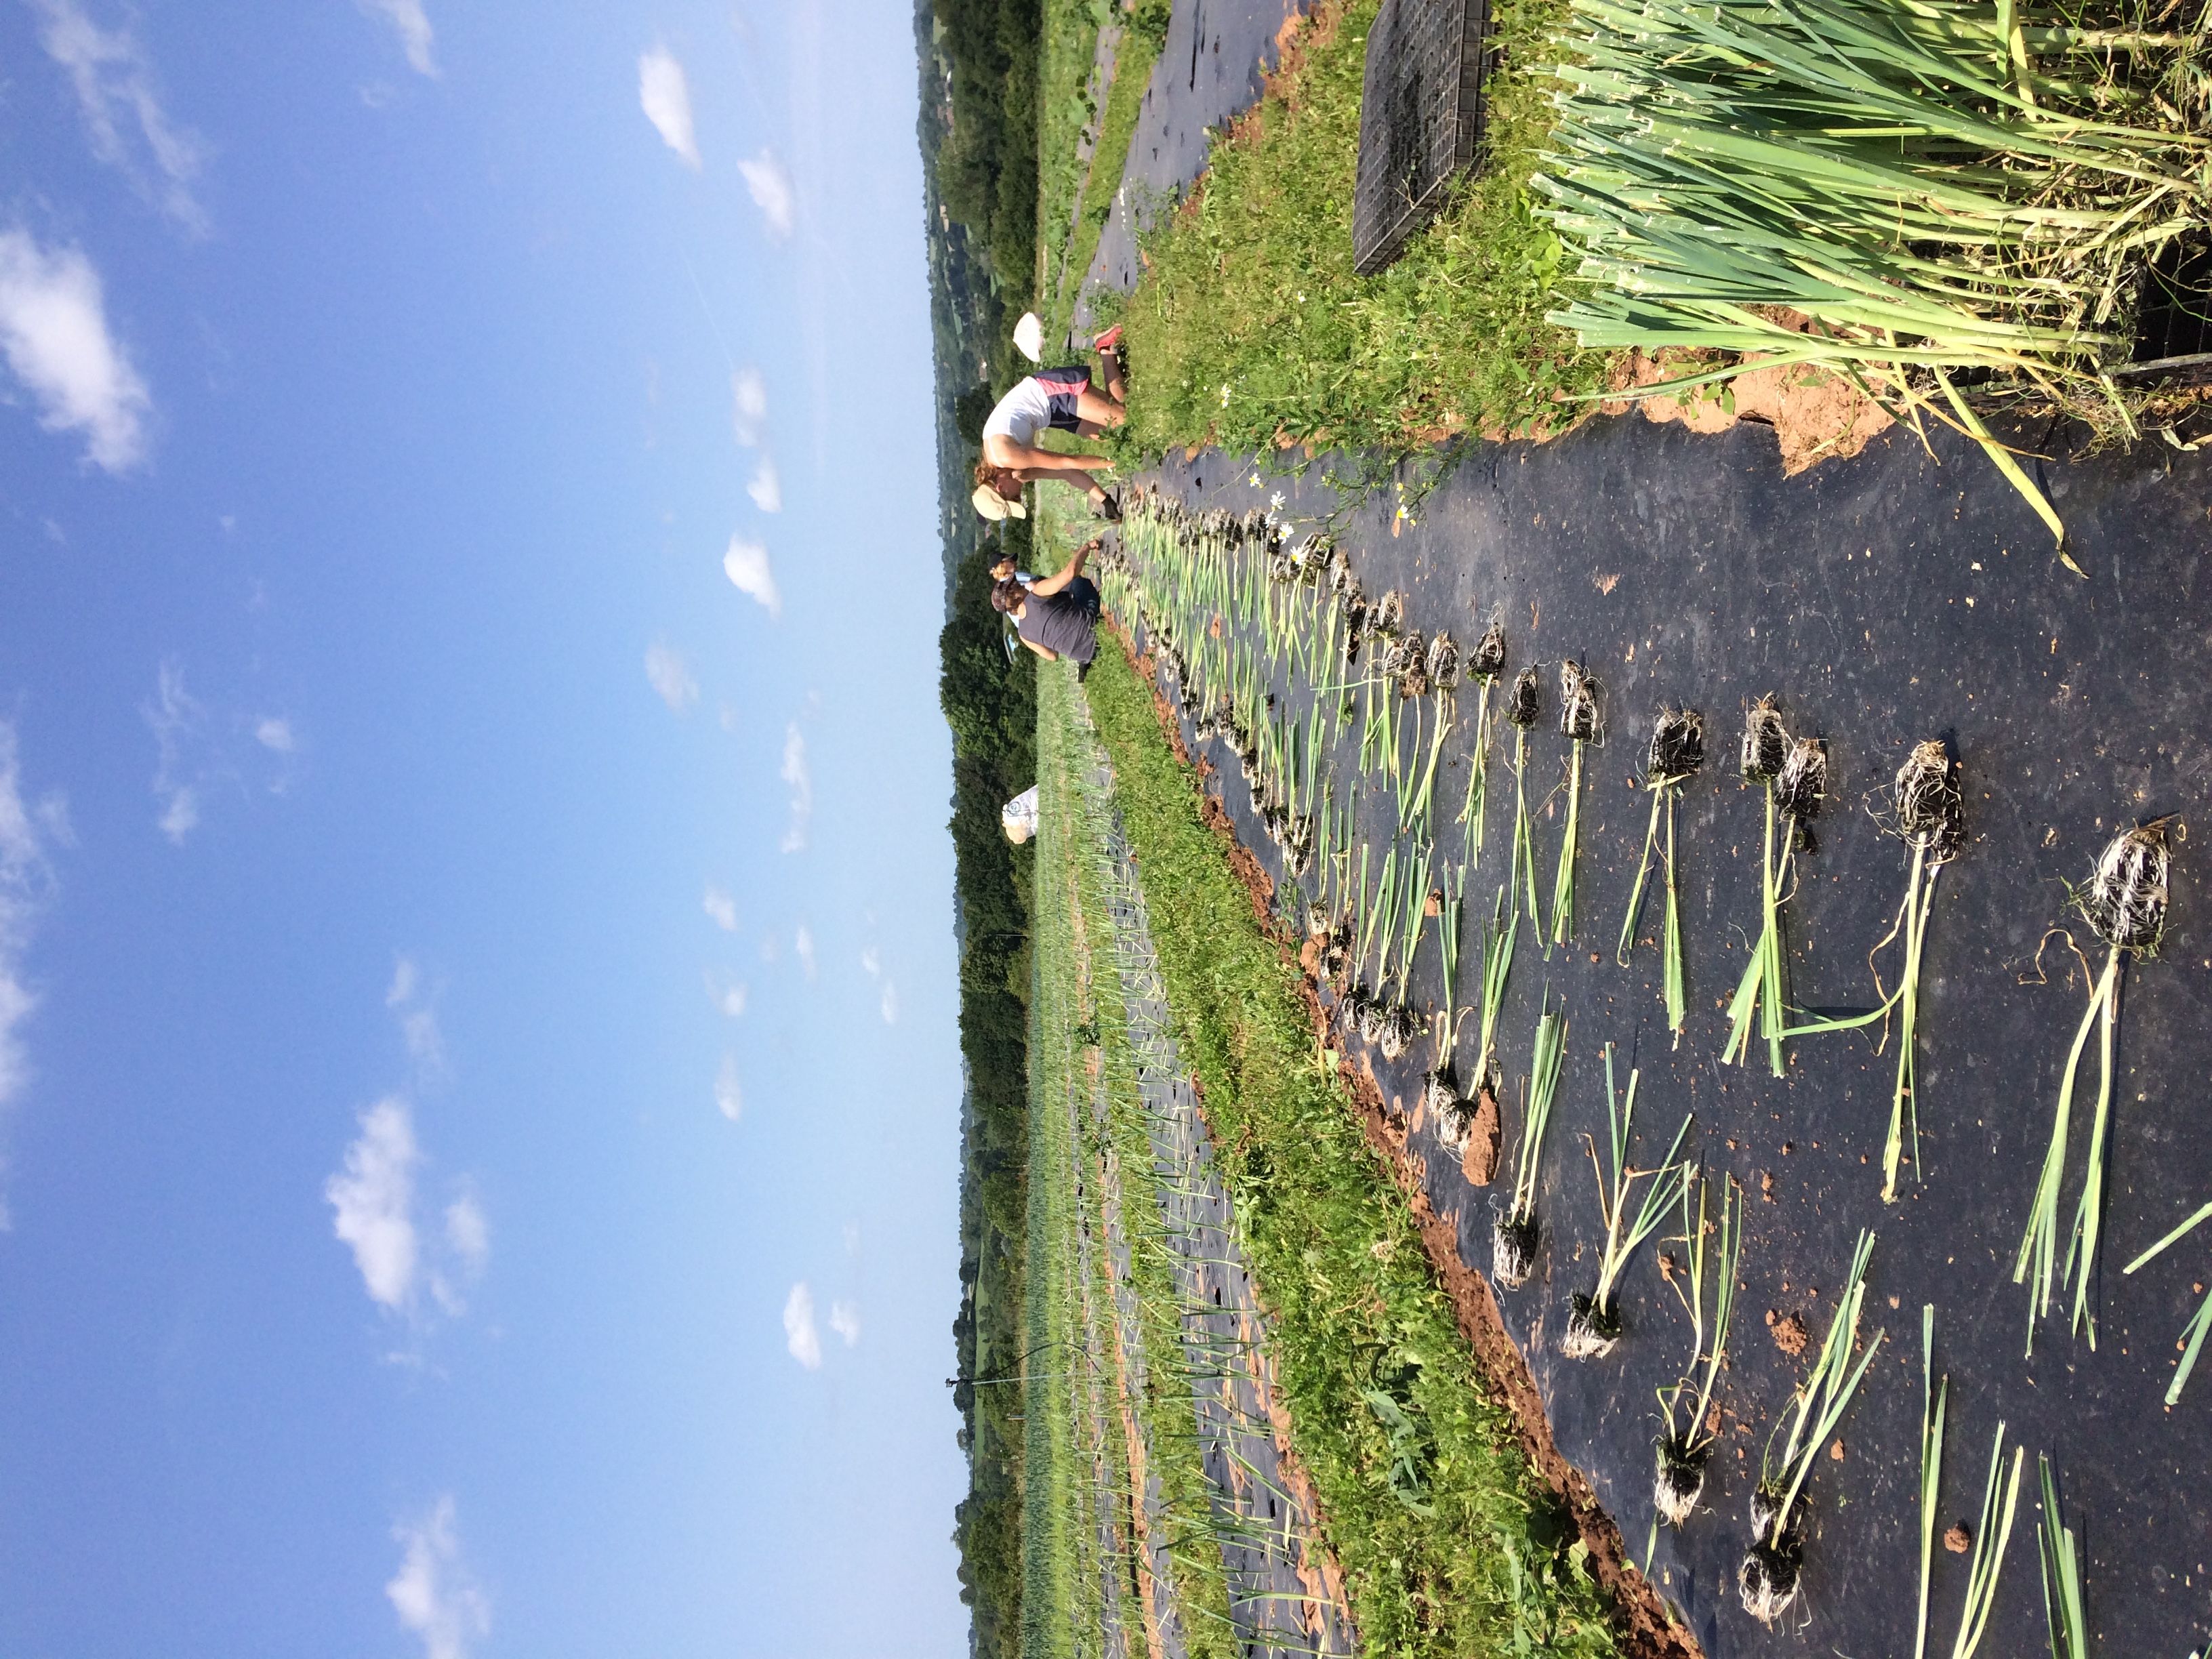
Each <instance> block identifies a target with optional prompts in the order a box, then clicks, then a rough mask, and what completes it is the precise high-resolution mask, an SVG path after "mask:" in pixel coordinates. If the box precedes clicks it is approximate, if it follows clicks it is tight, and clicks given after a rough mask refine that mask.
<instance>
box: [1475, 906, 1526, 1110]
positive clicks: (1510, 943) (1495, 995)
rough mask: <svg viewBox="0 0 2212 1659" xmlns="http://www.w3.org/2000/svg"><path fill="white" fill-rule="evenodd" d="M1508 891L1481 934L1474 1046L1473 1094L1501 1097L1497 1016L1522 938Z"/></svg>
mask: <svg viewBox="0 0 2212 1659" xmlns="http://www.w3.org/2000/svg"><path fill="white" fill-rule="evenodd" d="M1511 900H1512V894H1511V891H1510V889H1508V888H1505V887H1500V888H1499V889H1498V899H1497V902H1496V903H1495V904H1493V905H1492V907H1491V913H1490V921H1489V925H1488V926H1486V927H1485V928H1484V929H1483V930H1482V1026H1481V1030H1480V1035H1479V1036H1478V1038H1477V1040H1476V1042H1475V1061H1474V1083H1475V1089H1476V1091H1477V1092H1478V1093H1479V1092H1480V1091H1482V1090H1485V1089H1487V1090H1488V1091H1490V1092H1491V1094H1492V1097H1502V1096H1503V1095H1504V1089H1503V1087H1502V1086H1501V1085H1503V1083H1504V1077H1503V1075H1502V1074H1501V1073H1500V1072H1499V1070H1498V1013H1499V1012H1500V1011H1501V1010H1502V1009H1503V1008H1504V1006H1505V982H1506V981H1507V979H1508V978H1509V977H1510V975H1511V974H1512V972H1513V947H1514V945H1515V944H1516V942H1517V941H1518V940H1519V939H1520V936H1521V912H1520V910H1519V909H1518V908H1516V906H1515V905H1514V904H1513V903H1512V902H1511Z"/></svg>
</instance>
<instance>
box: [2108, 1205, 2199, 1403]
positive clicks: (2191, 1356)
mask: <svg viewBox="0 0 2212 1659" xmlns="http://www.w3.org/2000/svg"><path fill="white" fill-rule="evenodd" d="M2206 1218H2212V1204H2207V1205H2206V1206H2204V1207H2203V1209H2201V1210H2199V1211H2197V1213H2196V1214H2195V1215H2192V1216H2191V1217H2190V1218H2189V1219H2188V1220H2186V1221H2185V1222H2183V1223H2182V1224H2181V1225H2179V1227H2176V1228H2175V1229H2174V1230H2173V1231H2172V1232H2170V1233H2168V1234H2167V1235H2166V1237H2164V1238H2161V1239H2160V1240H2159V1241H2158V1243H2155V1244H2154V1245H2152V1246H2151V1247H2150V1249H2147V1250H2145V1251H2144V1252H2143V1253H2142V1255H2139V1256H2137V1257H2136V1259H2135V1260H2134V1261H2130V1262H2129V1263H2128V1265H2127V1267H2125V1268H2124V1270H2123V1271H2124V1272H2125V1273H2133V1272H2134V1271H2135V1270H2136V1268H2138V1267H2142V1266H2143V1265H2144V1264H2145V1263H2146V1262H2148V1261H2150V1259H2151V1258H2152V1257H2153V1256H2155V1255H2159V1254H2160V1252H2161V1251H2163V1250H2165V1249H2166V1248H2167V1247H2168V1246H2169V1245H2172V1244H2176V1243H2179V1242H2180V1241H2181V1240H2182V1238H2183V1237H2185V1236H2186V1235H2187V1234H2188V1233H2189V1231H2190V1230H2191V1229H2192V1228H2194V1227H2195V1226H2196V1225H2197V1223H2199V1222H2201V1221H2203V1220H2205V1219H2206ZM2208 1332H2212V1295H2207V1296H2206V1297H2205V1298H2204V1303H2203V1306H2202V1307H2200V1308H2198V1309H2197V1316H2196V1317H2195V1318H2193V1319H2191V1321H2190V1322H2189V1323H2188V1324H2187V1325H2186V1326H2185V1327H2184V1328H2183V1329H2182V1333H2181V1339H2180V1341H2179V1345H2178V1346H2179V1347H2180V1349H2181V1363H2180V1364H2178V1365H2176V1366H2175V1367H2174V1368H2173V1381H2172V1382H2171V1383H2168V1384H2166V1404H2167V1405H2169V1406H2171V1405H2173V1404H2175V1403H2176V1402H2177V1401H2179V1400H2180V1398H2181V1391H2182V1389H2184V1388H2185V1387H2186V1386H2187V1385H2188V1383H2189V1374H2190V1372H2191V1371H2193V1370H2196V1369H2197V1355H2198V1354H2199V1353H2201V1352H2203V1348H2204V1338H2205V1334H2206V1333H2208Z"/></svg>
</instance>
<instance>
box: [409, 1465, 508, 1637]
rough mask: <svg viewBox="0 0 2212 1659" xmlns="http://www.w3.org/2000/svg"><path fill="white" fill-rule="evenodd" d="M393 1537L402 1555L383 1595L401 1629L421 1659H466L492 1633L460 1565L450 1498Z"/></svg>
mask: <svg viewBox="0 0 2212 1659" xmlns="http://www.w3.org/2000/svg"><path fill="white" fill-rule="evenodd" d="M392 1537H393V1538H395V1539H397V1540H398V1542H399V1545H400V1547H401V1550H402V1552H403V1553H402V1554H401V1556H400V1559H399V1571H398V1573H397V1574H396V1575H394V1577H393V1578H392V1582H391V1583H388V1584H386V1586H385V1587H384V1593H385V1595H386V1596H388V1597H390V1598H391V1601H392V1611H393V1612H394V1613H398V1615H399V1625H400V1628H401V1629H403V1630H404V1631H406V1632H408V1634H410V1636H414V1637H416V1638H420V1639H421V1641H422V1652H423V1655H424V1659H468V1653H469V1648H470V1645H471V1644H472V1643H474V1642H475V1641H476V1640H477V1639H478V1638H481V1637H483V1636H487V1635H489V1634H490V1632H491V1603H490V1602H489V1601H488V1600H487V1599H486V1598H485V1595H484V1593H483V1591H482V1590H481V1589H477V1584H476V1581H475V1580H474V1579H473V1578H471V1577H470V1575H469V1570H468V1568H467V1566H466V1565H465V1564H464V1563H463V1561H462V1559H461V1541H460V1536H459V1532H458V1531H457V1530H456V1528H455V1527H454V1525H453V1498H451V1497H450V1496H448V1497H445V1498H440V1499H439V1500H438V1501H437V1503H436V1504H435V1505H433V1506H432V1508H431V1510H430V1512H429V1513H428V1515H425V1516H422V1518H421V1519H420V1520H417V1521H410V1522H403V1523H401V1524H400V1525H399V1526H398V1527H395V1528H392Z"/></svg>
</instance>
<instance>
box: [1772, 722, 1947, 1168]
mask: <svg viewBox="0 0 2212 1659" xmlns="http://www.w3.org/2000/svg"><path fill="white" fill-rule="evenodd" d="M1890 803H1891V808H1892V812H1893V816H1892V818H1891V820H1890V827H1891V828H1892V829H1893V832H1894V833H1895V834H1896V835H1898V836H1900V837H1901V838H1902V839H1903V840H1904V842H1905V844H1906V845H1907V846H1908V847H1910V848H1911V849H1912V868H1911V872H1910V873H1909V874H1908V875H1907V876H1906V877H1905V900H1904V902H1903V903H1902V904H1900V905H1899V907H1898V911H1897V920H1896V921H1894V922H1893V923H1892V924H1891V925H1890V929H1889V932H1888V933H1887V934H1885V935H1884V936H1883V937H1882V938H1881V939H1879V940H1877V941H1876V942H1875V947H1874V950H1873V951H1869V952H1868V957H1869V961H1871V960H1872V958H1873V957H1875V956H1876V955H1879V954H1880V953H1881V951H1883V950H1885V949H1887V947H1888V946H1889V945H1892V944H1893V943H1897V942H1899V941H1902V945H1903V949H1904V952H1905V963H1904V969H1903V977H1902V978H1901V979H1900V980H1899V982H1898V987H1897V989H1896V990H1895V991H1893V992H1892V993H1890V994H1888V995H1887V996H1886V997H1884V998H1883V999H1882V1000H1881V1003H1880V1005H1879V1006H1876V1007H1875V1008H1874V1009H1872V1010H1871V1011H1870V1012H1867V1013H1863V1014H1853V1015H1850V1016H1848V1017H1846V1018H1837V1019H1816V1020H1811V1021H1808V1022H1807V1023H1806V1024H1802V1025H1792V1026H1790V1027H1788V1028H1786V1029H1785V1030H1784V1032H1783V1036H1785V1037H1796V1036H1814V1035H1815V1034H1817V1033H1820V1032H1824V1031H1846V1030H1853V1029H1855V1028H1857V1027H1859V1026H1862V1025H1871V1024H1874V1023H1875V1021H1876V1020H1881V1021H1883V1022H1885V1023H1886V1022H1887V1020H1888V1018H1889V1016H1890V1014H1891V1012H1892V1011H1895V1012H1896V1013H1897V1016H1898V1034H1897V1042H1898V1047H1897V1080H1896V1085H1895V1086H1894V1087H1893V1089H1892V1090H1891V1091H1890V1101H1889V1133H1888V1135H1887V1139H1885V1140H1884V1141H1883V1143H1882V1149H1881V1201H1882V1202H1883V1203H1885V1204H1894V1203H1896V1202H1897V1175H1898V1170H1899V1169H1900V1168H1901V1167H1902V1166H1903V1164H1904V1160H1905V1144H1906V1135H1907V1127H1908V1125H1909V1126H1910V1133H1911V1148H1912V1175H1913V1179H1914V1180H1916V1181H1917V1180H1918V1179H1919V1178H1920V1094H1919V1069H1918V1067H1919V1061H1918V1048H1919V1030H1920V957H1921V951H1922V948H1923V946H1924V945H1926V944H1927V942H1928V913H1929V906H1930V905H1931V904H1933V903H1934V902H1935V898H1936V878H1937V877H1938V876H1939V875H1941V874H1942V871H1943V866H1945V865H1947V864H1948V863H1949V862H1950V861H1951V860H1953V859H1954V858H1956V857H1957V856H1958V855H1959V853H1960V849H1961V848H1963V847H1964V846H1965V844H1966V798H1965V795H1964V793H1962V792H1961V791H1960V787H1959V769H1958V763H1956V762H1955V761H1954V760H1953V759H1952V758H1951V757H1950V755H1949V753H1948V751H1947V750H1945V749H1944V747H1943V745H1942V743H1940V742H1936V741H1933V740H1931V741H1929V742H1927V743H1922V744H1915V745H1914V746H1913V750H1912V752H1911V754H1909V755H1907V756H1906V757H1905V764H1904V765H1903V766H1901V767H1899V769H1898V771H1897V777H1896V779H1895V780H1894V781H1893V783H1892V784H1891V786H1890ZM1875 989H1876V990H1880V989H1881V979H1880V977H1879V976H1877V977H1876V979H1875Z"/></svg>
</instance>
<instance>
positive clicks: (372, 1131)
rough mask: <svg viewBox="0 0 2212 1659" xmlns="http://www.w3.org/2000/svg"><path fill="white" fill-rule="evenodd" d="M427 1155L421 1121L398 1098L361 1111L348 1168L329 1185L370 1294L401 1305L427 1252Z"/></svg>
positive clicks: (336, 1227)
mask: <svg viewBox="0 0 2212 1659" xmlns="http://www.w3.org/2000/svg"><path fill="white" fill-rule="evenodd" d="M421 1163H422V1149H421V1148H420V1147H419V1146H416V1141H415V1120H414V1115H413V1114H412V1112H410V1109H409V1108H408V1105H407V1103H406V1102H405V1101H404V1100H401V1099H399V1098H398V1097H397V1096H393V1097H389V1098H386V1099H384V1100H380V1101H379V1102H377V1103H376V1104H375V1105H374V1106H372V1107H370V1108H369V1109H368V1110H367V1111H366V1112H363V1113H362V1115H361V1138H360V1139H357V1140H356V1141H355V1142H354V1143H353V1144H352V1145H351V1146H349V1147H347V1148H346V1155H345V1167H344V1168H343V1170H339V1171H338V1173H337V1174H336V1175H334V1176H331V1178H330V1179H329V1180H328V1181H327V1182H324V1183H323V1197H324V1198H325V1200H328V1202H329V1204H330V1206H331V1209H332V1210H333V1211H335V1212H337V1218H336V1221H335V1223H334V1224H333V1231H335V1232H336V1233H337V1237H338V1238H339V1240H340V1241H341V1242H342V1243H344V1244H346V1245H347V1246H348V1247H349V1248H350V1249H352V1251H353V1259H354V1265H355V1266H356V1267H359V1268H360V1269H361V1277H362V1284H363V1285H366V1286H367V1287H368V1295H369V1299H370V1300H371V1301H373V1302H376V1303H379V1304H382V1305H383V1306H385V1307H386V1308H392V1309H402V1308H404V1307H406V1306H407V1304H409V1302H410V1301H411V1300H412V1299H413V1297H414V1294H415V1277H416V1268H417V1267H418V1265H419V1262H420V1257H421V1251H420V1247H419V1243H418V1241H417V1239H416V1233H415V1219H414V1215H413V1209H414V1204H415V1170H416V1166H417V1165H419V1164H421Z"/></svg>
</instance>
